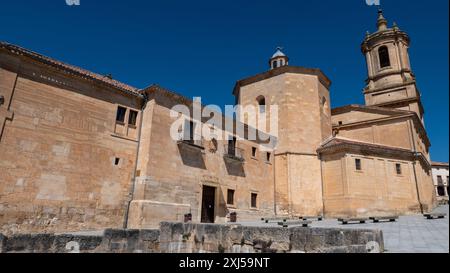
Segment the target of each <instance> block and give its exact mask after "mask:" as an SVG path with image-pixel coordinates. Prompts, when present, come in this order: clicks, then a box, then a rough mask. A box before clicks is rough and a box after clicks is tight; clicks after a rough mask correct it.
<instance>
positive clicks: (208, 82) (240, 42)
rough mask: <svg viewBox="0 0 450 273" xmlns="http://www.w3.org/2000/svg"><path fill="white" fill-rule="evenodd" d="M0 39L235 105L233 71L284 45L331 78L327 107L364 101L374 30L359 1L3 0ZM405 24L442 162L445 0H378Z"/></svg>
mask: <svg viewBox="0 0 450 273" xmlns="http://www.w3.org/2000/svg"><path fill="white" fill-rule="evenodd" d="M1 2H2V3H1V5H0V40H2V41H7V42H10V43H14V44H17V45H21V46H23V47H26V48H28V49H31V50H34V51H37V52H39V53H42V54H45V55H48V56H51V57H54V58H56V59H59V60H62V61H65V62H68V63H70V64H74V65H77V66H81V67H83V68H86V69H89V70H92V71H94V72H97V73H101V74H107V73H111V74H112V75H113V76H114V78H116V79H118V80H120V81H123V82H125V83H128V84H130V85H133V86H135V87H139V88H143V87H146V86H148V85H151V84H152V83H158V84H160V85H162V86H164V87H166V88H169V89H171V90H174V91H176V92H178V93H182V94H184V95H185V96H188V97H193V96H201V97H202V99H203V103H206V104H218V105H221V106H223V105H225V104H233V103H234V99H233V97H232V95H231V92H232V88H233V85H234V83H235V81H236V80H239V79H241V78H244V77H247V76H251V75H254V74H257V73H259V72H262V71H265V70H266V69H267V66H268V64H267V61H268V58H269V57H270V56H271V55H272V54H273V53H274V51H275V47H276V46H278V45H281V46H283V47H284V49H285V50H284V51H285V53H286V54H288V55H289V57H290V59H291V64H292V65H297V66H306V67H317V68H320V69H322V70H323V71H324V72H325V74H327V75H328V76H329V77H330V79H331V80H332V81H333V85H332V88H331V97H332V101H331V103H332V106H333V107H337V106H342V105H346V104H352V103H358V104H363V103H364V101H363V95H362V91H361V90H362V88H363V87H364V79H365V78H366V68H365V61H364V58H363V56H362V54H361V52H360V43H361V41H362V39H363V38H364V34H365V32H366V31H367V30H369V31H371V32H373V31H375V22H376V11H377V8H376V7H374V6H372V7H370V6H367V5H366V3H365V0H339V1H337V0H320V1H318V0H308V1H306V0H304V1H302V0H293V1H281V0H279V1H266V0H254V1H242V0H239V1H238V0H228V1H222V0H208V1H196V0H191V1H186V0H182V1H178V0H176V1H175V0H165V1H163V0H161V1H138V0H120V1H119V0H116V1H114V0H96V1H93V0H81V5H80V6H67V5H66V3H65V0H51V1H50V0H39V1H38V0H14V1H13V0H9V1H6V0H2V1H1ZM381 4H382V5H383V9H384V11H385V16H386V18H387V19H388V20H389V23H390V24H392V22H393V21H396V22H397V24H398V25H399V27H400V28H401V29H403V30H405V31H407V32H408V33H409V35H410V36H411V39H412V44H411V49H410V58H411V63H412V67H413V71H414V72H415V74H416V76H417V80H418V86H419V88H420V91H421V93H422V96H423V103H424V107H425V111H426V113H425V122H426V127H427V130H428V134H429V137H430V139H431V142H432V150H431V152H432V159H433V160H437V161H448V150H449V149H448V143H449V139H448V133H449V126H448V125H449V120H448V116H449V112H448V108H449V103H448V102H449V98H448V95H449V80H448V73H449V71H448V69H449V55H448V51H449V39H448V33H449V29H448V20H449V15H448V8H449V7H448V5H449V1H448V0H429V1H422V0H395V1H392V0H389V1H388V0H381Z"/></svg>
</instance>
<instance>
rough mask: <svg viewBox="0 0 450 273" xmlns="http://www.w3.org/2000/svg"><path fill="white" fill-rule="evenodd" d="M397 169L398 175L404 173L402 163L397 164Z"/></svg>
mask: <svg viewBox="0 0 450 273" xmlns="http://www.w3.org/2000/svg"><path fill="white" fill-rule="evenodd" d="M395 171H396V172H397V174H398V175H401V174H402V165H401V164H399V163H397V164H395Z"/></svg>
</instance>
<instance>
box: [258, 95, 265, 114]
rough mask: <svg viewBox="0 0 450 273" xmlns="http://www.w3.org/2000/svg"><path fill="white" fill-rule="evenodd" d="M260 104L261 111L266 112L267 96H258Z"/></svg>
mask: <svg viewBox="0 0 450 273" xmlns="http://www.w3.org/2000/svg"><path fill="white" fill-rule="evenodd" d="M256 101H257V102H258V106H259V112H260V113H264V112H265V111H266V98H264V96H259V97H257V98H256Z"/></svg>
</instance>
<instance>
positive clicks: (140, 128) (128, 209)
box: [123, 93, 147, 229]
mask: <svg viewBox="0 0 450 273" xmlns="http://www.w3.org/2000/svg"><path fill="white" fill-rule="evenodd" d="M143 99H144V101H143V105H142V108H141V116H140V118H139V123H140V124H139V133H138V143H137V151H136V158H135V162H134V171H133V178H132V180H131V181H132V182H133V183H132V186H131V196H130V200H129V201H128V204H127V209H126V211H125V219H124V222H123V228H124V229H127V228H128V215H129V212H130V206H131V202H132V201H133V199H134V190H135V188H136V172H137V164H138V158H139V149H140V146H141V133H142V121H143V119H144V109H145V106H146V105H147V95H146V94H145V93H144V94H143Z"/></svg>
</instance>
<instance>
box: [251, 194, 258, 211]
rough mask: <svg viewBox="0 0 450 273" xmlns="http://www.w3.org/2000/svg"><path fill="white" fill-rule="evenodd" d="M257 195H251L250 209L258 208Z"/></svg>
mask: <svg viewBox="0 0 450 273" xmlns="http://www.w3.org/2000/svg"><path fill="white" fill-rule="evenodd" d="M257 199H258V194H256V193H252V196H251V207H252V208H257V207H258V202H257V201H258V200H257Z"/></svg>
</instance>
